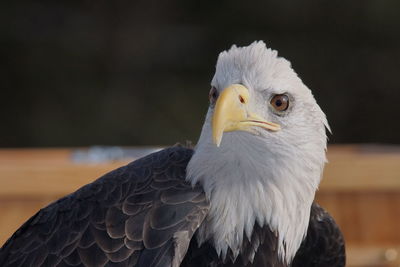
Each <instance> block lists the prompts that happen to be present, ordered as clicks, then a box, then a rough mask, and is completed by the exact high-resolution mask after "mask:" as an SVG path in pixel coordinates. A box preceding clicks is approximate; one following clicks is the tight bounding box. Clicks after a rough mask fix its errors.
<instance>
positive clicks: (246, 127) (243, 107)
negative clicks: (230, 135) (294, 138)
mask: <svg viewBox="0 0 400 267" xmlns="http://www.w3.org/2000/svg"><path fill="white" fill-rule="evenodd" d="M249 100H250V95H249V90H248V89H247V88H246V87H244V86H243V85H241V84H232V85H230V86H228V87H227V88H225V89H224V90H223V91H222V93H221V94H220V96H219V97H218V99H217V103H216V104H215V108H214V115H213V118H212V134H213V142H214V144H216V145H217V146H219V145H220V144H221V140H222V136H223V134H224V132H232V131H248V132H252V127H254V126H257V127H261V128H264V129H267V130H271V131H278V130H280V126H279V124H276V123H272V122H268V121H266V120H264V119H263V118H261V117H260V116H258V115H257V114H252V113H250V112H249V111H248V103H249Z"/></svg>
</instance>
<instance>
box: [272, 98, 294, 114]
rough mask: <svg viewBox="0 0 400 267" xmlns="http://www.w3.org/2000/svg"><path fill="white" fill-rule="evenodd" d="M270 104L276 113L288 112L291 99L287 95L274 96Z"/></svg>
mask: <svg viewBox="0 0 400 267" xmlns="http://www.w3.org/2000/svg"><path fill="white" fill-rule="evenodd" d="M270 103H271V106H272V107H273V108H274V109H275V110H276V111H278V112H282V111H286V110H287V109H288V108H289V97H288V96H287V95H286V94H280V95H274V96H273V97H272V99H271V101H270Z"/></svg>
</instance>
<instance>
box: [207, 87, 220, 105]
mask: <svg viewBox="0 0 400 267" xmlns="http://www.w3.org/2000/svg"><path fill="white" fill-rule="evenodd" d="M218 96H219V94H218V90H217V88H215V87H214V86H213V87H211V89H210V93H209V94H208V99H209V100H210V105H215V102H217V98H218Z"/></svg>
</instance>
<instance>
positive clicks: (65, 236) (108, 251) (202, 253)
mask: <svg viewBox="0 0 400 267" xmlns="http://www.w3.org/2000/svg"><path fill="white" fill-rule="evenodd" d="M192 154H193V150H191V149H186V148H181V147H172V148H169V149H165V150H163V151H160V152H158V153H154V154H151V155H149V156H147V157H144V158H142V159H139V160H137V161H135V162H132V163H130V164H128V165H127V166H124V167H121V168H119V169H116V170H114V171H112V172H110V173H108V174H106V175H105V176H103V177H102V178H100V179H98V180H97V181H95V182H94V183H91V184H89V185H86V186H84V187H83V188H81V189H80V190H78V191H77V192H75V193H73V194H71V195H68V196H66V197H64V198H62V199H60V200H58V201H57V202H54V203H52V204H50V205H49V206H48V207H46V208H44V209H42V210H40V211H39V212H38V213H37V214H36V215H34V216H33V217H32V218H31V219H29V220H28V221H27V222H26V223H25V224H24V225H23V226H22V227H21V228H20V229H19V230H17V232H15V233H14V235H13V236H12V237H11V238H10V239H9V240H8V241H7V242H6V243H5V244H4V245H3V247H2V248H1V250H0V266H140V267H152V266H154V267H156V266H157V267H161V266H165V267H167V266H173V264H176V265H177V266H179V264H180V262H181V261H182V259H183V262H182V264H181V266H193V267H200V266H204V267H205V266H276V267H280V266H285V265H284V264H282V263H281V262H280V261H279V258H278V256H277V249H276V246H277V237H276V236H275V234H274V233H273V232H271V231H270V230H269V228H268V227H260V226H258V225H256V226H255V228H254V231H253V234H252V238H251V240H247V239H246V240H245V241H244V243H243V248H242V251H241V253H240V255H239V256H238V257H237V259H236V260H235V261H234V262H233V257H232V255H228V257H227V259H226V260H225V262H223V261H222V260H221V259H220V258H219V257H218V255H217V254H216V252H215V250H214V248H213V247H212V246H211V245H210V243H207V242H206V243H205V244H203V245H202V246H201V247H200V248H199V247H198V245H197V243H196V238H192V237H193V235H194V234H195V231H196V230H197V228H198V226H199V225H200V224H201V223H202V222H203V219H204V218H205V216H206V214H207V212H208V208H209V203H208V201H207V199H206V197H205V194H204V192H203V190H202V188H201V186H196V187H194V188H192V187H191V186H190V185H189V184H188V183H186V181H185V176H186V166H187V163H188V162H189V160H190V158H191V156H192ZM188 247H189V248H188ZM324 264H325V265H324ZM293 266H304V267H306V266H344V245H343V239H342V237H341V234H340V231H339V230H338V229H337V227H336V225H335V224H334V222H333V220H332V219H331V218H330V217H329V215H328V214H327V213H325V212H324V211H323V210H322V209H321V208H320V207H318V206H314V207H313V209H312V216H311V222H310V227H309V230H308V236H307V239H306V240H305V241H304V242H303V245H302V247H301V249H300V250H299V252H298V255H297V256H296V258H295V260H294V264H293Z"/></svg>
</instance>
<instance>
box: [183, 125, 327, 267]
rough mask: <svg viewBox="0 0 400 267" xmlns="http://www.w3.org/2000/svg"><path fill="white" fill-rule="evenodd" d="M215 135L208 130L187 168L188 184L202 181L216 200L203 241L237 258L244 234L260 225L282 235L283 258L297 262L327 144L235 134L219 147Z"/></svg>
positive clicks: (226, 136) (202, 233)
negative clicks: (291, 144) (290, 142)
mask: <svg viewBox="0 0 400 267" xmlns="http://www.w3.org/2000/svg"><path fill="white" fill-rule="evenodd" d="M205 127H207V126H205ZM209 134H210V131H207V130H204V129H203V131H202V135H201V137H200V140H199V145H198V146H197V148H196V151H195V153H194V155H193V157H192V159H191V161H190V162H189V165H188V168H187V173H188V175H187V180H188V181H190V182H191V183H192V184H195V183H201V184H202V185H203V187H204V190H205V192H206V194H207V196H208V197H209V199H210V201H211V208H210V212H209V214H208V216H207V218H206V219H205V221H204V223H203V224H202V226H201V227H200V229H199V235H198V238H199V242H200V243H202V242H204V241H205V240H211V241H212V242H213V243H214V246H215V249H216V250H217V252H218V253H219V254H222V256H223V257H225V256H226V253H227V250H228V248H230V249H231V250H232V252H233V254H234V256H237V254H238V253H239V252H240V248H241V245H242V241H243V238H244V235H246V236H247V237H248V238H250V236H251V233H252V231H253V226H254V223H255V222H257V223H258V224H259V225H260V226H263V225H268V226H269V227H270V228H271V230H272V231H274V232H277V234H278V236H279V241H278V242H279V243H278V246H279V251H278V252H279V255H280V257H281V259H282V260H284V261H286V262H287V263H289V262H291V260H292V259H293V257H294V256H295V254H296V252H297V250H298V248H299V246H300V245H301V242H302V240H303V239H304V237H305V235H306V232H307V227H308V223H309V215H310V207H311V205H312V201H313V199H314V195H315V191H316V190H317V187H318V184H319V181H320V177H321V173H322V169H323V165H324V162H325V150H324V149H325V146H324V145H323V144H322V145H321V144H315V145H313V144H312V143H309V142H308V143H303V144H297V145H296V147H288V146H287V144H286V143H285V144H282V143H279V142H276V140H275V141H274V142H271V143H268V144H266V143H265V140H263V139H261V138H259V137H257V136H254V135H252V134H250V133H247V132H234V133H225V134H224V137H223V140H222V143H221V146H220V147H219V148H217V147H216V146H215V145H213V144H211V142H210V141H209V140H211V136H210V135H209ZM324 135H325V133H324ZM324 138H325V137H324ZM249 139H251V141H249ZM324 140H326V139H324ZM325 142H326V141H325ZM321 148H322V149H321Z"/></svg>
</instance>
